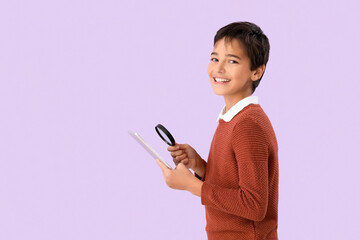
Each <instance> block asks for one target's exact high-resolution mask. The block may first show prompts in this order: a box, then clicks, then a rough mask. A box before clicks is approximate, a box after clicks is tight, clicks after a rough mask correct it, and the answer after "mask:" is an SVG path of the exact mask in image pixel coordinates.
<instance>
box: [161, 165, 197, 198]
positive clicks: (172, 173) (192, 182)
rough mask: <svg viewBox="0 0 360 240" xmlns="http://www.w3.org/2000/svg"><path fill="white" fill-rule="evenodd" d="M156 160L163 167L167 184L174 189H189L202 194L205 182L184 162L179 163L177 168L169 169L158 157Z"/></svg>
mask: <svg viewBox="0 0 360 240" xmlns="http://www.w3.org/2000/svg"><path fill="white" fill-rule="evenodd" d="M156 162H157V164H158V165H159V167H160V168H161V171H162V173H163V175H164V179H165V182H166V185H168V186H169V187H171V188H173V189H178V190H187V191H189V192H191V193H193V194H195V195H197V196H201V186H202V183H203V182H202V181H200V180H199V179H197V178H196V177H195V176H194V175H193V174H192V173H191V172H190V170H189V169H187V168H186V167H185V165H184V164H182V163H179V164H178V165H177V166H176V168H175V169H169V168H168V167H166V166H165V165H164V164H163V163H162V162H161V161H160V160H159V159H156Z"/></svg>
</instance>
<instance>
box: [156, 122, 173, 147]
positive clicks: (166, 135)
mask: <svg viewBox="0 0 360 240" xmlns="http://www.w3.org/2000/svg"><path fill="white" fill-rule="evenodd" d="M155 130H156V132H157V134H159V136H160V137H161V139H162V140H163V141H164V142H166V144H167V145H169V146H175V139H174V137H173V136H172V135H171V133H170V132H169V131H168V130H167V129H166V128H165V127H164V126H163V125H161V124H158V125H156V127H155Z"/></svg>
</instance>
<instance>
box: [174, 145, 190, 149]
mask: <svg viewBox="0 0 360 240" xmlns="http://www.w3.org/2000/svg"><path fill="white" fill-rule="evenodd" d="M176 145H177V146H178V147H179V149H183V150H185V149H186V148H187V147H188V146H189V145H188V144H179V143H176Z"/></svg>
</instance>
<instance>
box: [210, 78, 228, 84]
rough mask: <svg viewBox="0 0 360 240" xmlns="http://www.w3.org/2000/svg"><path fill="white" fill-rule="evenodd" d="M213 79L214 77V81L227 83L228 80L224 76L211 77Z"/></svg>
mask: <svg viewBox="0 0 360 240" xmlns="http://www.w3.org/2000/svg"><path fill="white" fill-rule="evenodd" d="M213 79H214V81H215V82H216V83H227V82H230V80H229V79H225V78H213Z"/></svg>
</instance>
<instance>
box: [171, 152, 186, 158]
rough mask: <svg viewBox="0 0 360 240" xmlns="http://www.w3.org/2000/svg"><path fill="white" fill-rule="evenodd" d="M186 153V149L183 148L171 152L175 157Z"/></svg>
mask: <svg viewBox="0 0 360 240" xmlns="http://www.w3.org/2000/svg"><path fill="white" fill-rule="evenodd" d="M182 154H184V151H183V150H179V151H175V152H171V156H172V157H173V158H174V157H177V156H180V155H182Z"/></svg>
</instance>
